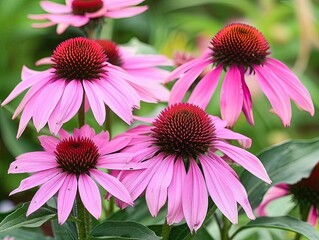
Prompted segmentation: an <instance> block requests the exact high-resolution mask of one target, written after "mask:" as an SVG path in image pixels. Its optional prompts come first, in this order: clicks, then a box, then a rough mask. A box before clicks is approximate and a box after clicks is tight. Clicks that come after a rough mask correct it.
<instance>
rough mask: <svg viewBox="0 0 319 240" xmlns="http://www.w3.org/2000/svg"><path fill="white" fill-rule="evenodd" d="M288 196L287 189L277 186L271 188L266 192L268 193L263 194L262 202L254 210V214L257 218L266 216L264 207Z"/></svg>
mask: <svg viewBox="0 0 319 240" xmlns="http://www.w3.org/2000/svg"><path fill="white" fill-rule="evenodd" d="M287 186H288V185H287ZM288 194H289V190H288V189H285V188H282V187H278V186H274V187H271V188H270V189H269V190H268V192H267V193H266V194H265V196H264V199H263V200H262V202H261V203H260V205H259V206H258V207H257V208H256V213H257V214H258V215H259V216H267V212H266V207H267V206H268V204H269V203H270V202H272V201H274V200H275V199H278V198H281V197H283V196H286V195H288Z"/></svg>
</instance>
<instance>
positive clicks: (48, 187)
mask: <svg viewBox="0 0 319 240" xmlns="http://www.w3.org/2000/svg"><path fill="white" fill-rule="evenodd" d="M66 176H67V173H60V174H58V175H56V176H55V177H53V178H51V179H50V180H49V181H48V182H46V183H44V184H43V185H42V186H41V187H40V189H39V190H38V191H37V192H36V194H35V195H34V196H33V198H32V200H31V202H30V205H29V208H28V211H27V214H26V215H27V216H29V215H30V214H31V213H33V212H34V211H36V210H38V209H39V208H40V207H41V206H42V205H43V204H45V203H46V202H47V201H48V200H49V199H50V198H51V197H52V196H53V195H54V194H55V193H56V192H57V191H58V190H59V189H60V187H61V186H62V184H63V182H64V180H65V178H66Z"/></svg>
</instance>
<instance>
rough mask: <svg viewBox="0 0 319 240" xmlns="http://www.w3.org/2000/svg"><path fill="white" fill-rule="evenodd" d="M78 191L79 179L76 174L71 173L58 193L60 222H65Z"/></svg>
mask: <svg viewBox="0 0 319 240" xmlns="http://www.w3.org/2000/svg"><path fill="white" fill-rule="evenodd" d="M76 191H77V180H76V176H75V175H74V174H69V175H68V176H67V177H66V178H65V180H64V182H63V184H62V186H61V188H60V190H59V194H58V222H59V224H63V223H64V222H65V221H66V220H67V218H68V216H69V215H70V212H71V210H72V208H73V203H74V199H75V196H76Z"/></svg>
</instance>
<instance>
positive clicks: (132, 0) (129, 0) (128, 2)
mask: <svg viewBox="0 0 319 240" xmlns="http://www.w3.org/2000/svg"><path fill="white" fill-rule="evenodd" d="M141 2H144V0H117V1H108V3H107V7H108V8H109V9H119V8H125V7H130V6H134V5H138V4H140V3H141Z"/></svg>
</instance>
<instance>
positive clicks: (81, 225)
mask: <svg viewBox="0 0 319 240" xmlns="http://www.w3.org/2000/svg"><path fill="white" fill-rule="evenodd" d="M76 208H77V215H78V221H77V222H76V225H77V232H78V239H79V240H86V239H87V231H86V226H85V208H84V205H83V203H82V201H81V198H80V196H79V195H77V196H76Z"/></svg>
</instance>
